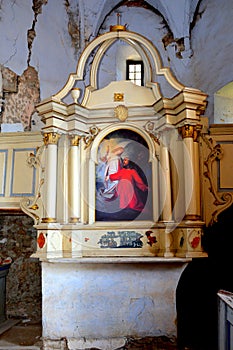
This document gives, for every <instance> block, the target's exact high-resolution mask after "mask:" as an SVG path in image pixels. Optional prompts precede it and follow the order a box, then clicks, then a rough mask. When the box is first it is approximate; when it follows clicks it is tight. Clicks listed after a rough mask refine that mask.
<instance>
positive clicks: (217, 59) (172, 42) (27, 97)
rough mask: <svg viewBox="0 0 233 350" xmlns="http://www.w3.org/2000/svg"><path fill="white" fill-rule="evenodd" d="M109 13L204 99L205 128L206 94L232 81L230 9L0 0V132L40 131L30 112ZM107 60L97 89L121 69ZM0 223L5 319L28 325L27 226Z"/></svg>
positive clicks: (31, 283)
mask: <svg viewBox="0 0 233 350" xmlns="http://www.w3.org/2000/svg"><path fill="white" fill-rule="evenodd" d="M117 12H120V13H121V22H122V24H125V23H126V24H127V28H128V29H129V30H132V31H136V32H138V33H141V34H142V35H145V36H146V37H147V38H148V39H149V40H151V41H152V42H153V43H154V44H155V46H156V47H158V49H159V50H160V54H161V57H162V60H163V64H164V65H165V66H170V67H171V69H172V71H173V72H174V74H175V76H176V77H177V79H178V80H179V81H181V82H182V83H183V84H184V85H187V86H191V87H194V88H195V87H196V88H198V89H201V90H203V91H204V92H205V93H207V94H208V95H209V98H208V107H207V110H206V114H207V115H208V117H209V118H210V121H211V122H213V120H214V119H213V110H214V108H213V96H214V93H215V92H216V91H218V90H219V89H220V88H221V87H222V86H224V85H225V84H227V83H229V82H230V81H233V72H232V64H231V58H232V56H233V39H232V29H233V23H232V16H233V7H232V4H231V2H230V1H229V0H222V1H221V3H220V2H219V1H218V0H208V1H207V0H200V1H198V0H180V1H179V5H178V6H177V2H176V5H174V4H173V2H171V1H170V0H157V1H155V0H148V1H147V2H146V1H142V0H137V1H130V0H128V1H117V0H56V1H53V0H2V1H0V42H1V50H0V78H1V75H2V87H1V83H0V121H1V124H10V125H12V128H13V127H14V124H15V125H16V124H21V125H22V129H23V130H25V131H28V130H33V131H35V130H40V129H41V127H42V122H41V121H40V119H39V117H38V116H37V114H36V112H35V104H37V103H38V102H39V101H40V100H42V99H44V98H47V97H49V96H51V95H53V94H54V93H56V92H57V91H59V90H60V89H61V88H62V87H63V86H64V84H65V82H66V80H67V78H68V76H69V74H70V73H73V72H75V70H76V66H77V61H78V58H79V56H80V54H81V52H82V50H83V49H84V48H85V46H86V45H87V44H88V42H90V40H92V39H93V38H94V37H95V36H96V35H98V34H99V33H102V32H105V31H108V30H109V26H110V25H112V24H116V21H117V16H116V14H117ZM113 57H114V60H113ZM115 57H116V52H115V51H114V50H112V51H111V50H110V51H109V52H108V55H106V61H105V63H107V68H106V67H105V69H103V70H101V74H102V76H101V78H100V82H101V84H103V85H104V84H106V83H107V82H108V81H107V78H106V77H107V75H108V74H110V76H111V78H113V79H114V78H115V77H119V76H121V75H119V72H117V71H116V70H115V66H117V67H118V68H117V69H119V67H121V65H122V64H123V63H122V61H123V59H125V57H126V54H124V53H123V52H120V53H119V55H118V58H117V59H116V60H115ZM114 62H115V63H116V64H114ZM121 78H122V77H121ZM86 84H88V75H87V76H86ZM164 89H165V87H164ZM0 219H1V231H0V240H1V239H4V238H6V239H7V242H6V243H4V244H1V252H2V254H4V255H7V256H8V255H10V256H11V255H12V256H11V257H12V258H13V260H14V263H13V265H12V268H11V271H10V273H9V276H8V296H7V300H8V311H9V313H10V314H12V315H13V310H17V312H18V316H25V315H27V316H29V317H31V315H33V316H34V314H39V309H40V268H39V263H38V262H35V261H34V260H31V259H30V258H29V257H30V255H31V254H32V252H33V250H34V245H35V233H34V231H33V229H32V223H31V221H30V219H29V218H25V217H20V218H19V217H15V216H6V217H4V216H1V217H0ZM25 242H28V243H27V244H28V246H25V244H26V243H25ZM15 278H16V280H17V284H16V285H17V286H18V290H19V293H18V292H17V291H16V288H15V286H14V281H15ZM22 296H23V297H22ZM20 300H21V301H20ZM19 305H20V307H19ZM32 305H33V307H32ZM37 307H38V310H37V311H35V309H34V308H37ZM14 316H17V315H15V314H14Z"/></svg>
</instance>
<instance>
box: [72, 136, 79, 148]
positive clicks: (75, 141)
mask: <svg viewBox="0 0 233 350" xmlns="http://www.w3.org/2000/svg"><path fill="white" fill-rule="evenodd" d="M80 140H81V136H79V135H71V136H70V144H71V146H79V142H80Z"/></svg>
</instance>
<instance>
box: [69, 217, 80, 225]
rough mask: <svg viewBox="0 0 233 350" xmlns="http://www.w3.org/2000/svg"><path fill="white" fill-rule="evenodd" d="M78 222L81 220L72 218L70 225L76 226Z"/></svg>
mask: <svg viewBox="0 0 233 350" xmlns="http://www.w3.org/2000/svg"><path fill="white" fill-rule="evenodd" d="M77 222H79V218H75V217H73V218H70V223H71V224H75V223H77Z"/></svg>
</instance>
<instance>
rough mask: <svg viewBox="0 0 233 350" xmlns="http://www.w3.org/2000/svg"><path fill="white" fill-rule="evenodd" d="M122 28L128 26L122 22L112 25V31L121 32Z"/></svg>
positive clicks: (124, 28)
mask: <svg viewBox="0 0 233 350" xmlns="http://www.w3.org/2000/svg"><path fill="white" fill-rule="evenodd" d="M121 30H126V26H123V25H122V24H116V25H114V26H110V32H119V31H121Z"/></svg>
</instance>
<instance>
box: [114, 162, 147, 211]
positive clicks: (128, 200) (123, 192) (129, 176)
mask: <svg viewBox="0 0 233 350" xmlns="http://www.w3.org/2000/svg"><path fill="white" fill-rule="evenodd" d="M109 178H110V180H111V181H115V180H119V182H118V185H117V195H118V197H119V202H120V204H119V205H120V208H121V209H125V208H130V209H133V210H137V211H142V209H143V208H144V205H145V203H143V201H142V198H140V194H139V191H138V190H137V189H140V190H141V191H143V192H145V191H147V189H148V187H147V186H146V185H145V184H144V182H143V181H142V179H141V177H140V176H139V175H138V173H137V171H136V170H135V169H129V168H123V169H120V170H119V171H118V172H116V173H115V174H111V175H109Z"/></svg>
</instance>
